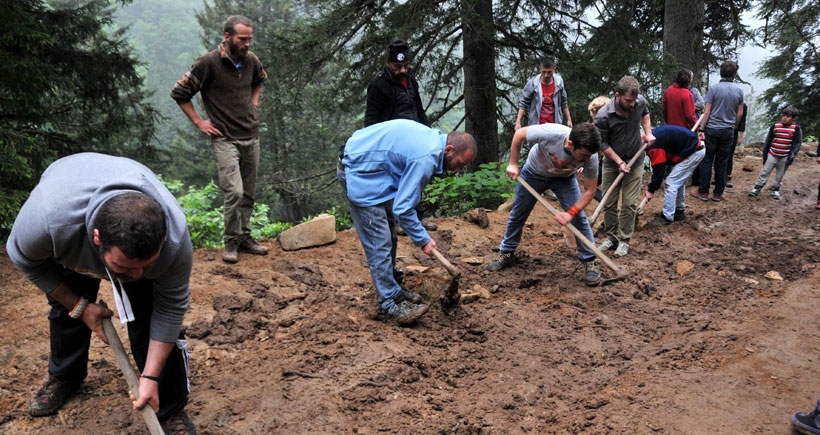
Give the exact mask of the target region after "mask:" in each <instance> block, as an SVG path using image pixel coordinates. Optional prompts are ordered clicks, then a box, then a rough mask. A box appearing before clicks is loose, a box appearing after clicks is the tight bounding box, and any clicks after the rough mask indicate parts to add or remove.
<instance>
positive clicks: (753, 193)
mask: <svg viewBox="0 0 820 435" xmlns="http://www.w3.org/2000/svg"><path fill="white" fill-rule="evenodd" d="M760 189H763V186H755V187H752V190H751V192H749V196H757V195H760Z"/></svg>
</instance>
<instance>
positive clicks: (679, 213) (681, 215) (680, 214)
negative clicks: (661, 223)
mask: <svg viewBox="0 0 820 435" xmlns="http://www.w3.org/2000/svg"><path fill="white" fill-rule="evenodd" d="M674 219H675V222H680V221H682V220H686V210H685V209H680V210H675V218H674Z"/></svg>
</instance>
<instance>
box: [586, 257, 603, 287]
mask: <svg viewBox="0 0 820 435" xmlns="http://www.w3.org/2000/svg"><path fill="white" fill-rule="evenodd" d="M584 281H585V282H586V284H587V285H588V286H590V287H592V286H596V285H598V283H600V282H601V264H600V263H599V262H598V260H592V261H587V262H586V263H584Z"/></svg>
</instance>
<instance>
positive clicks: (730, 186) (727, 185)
mask: <svg viewBox="0 0 820 435" xmlns="http://www.w3.org/2000/svg"><path fill="white" fill-rule="evenodd" d="M726 187H727V188H729V189H731V188H733V187H735V186H733V185H732V182H731V181H727V182H726Z"/></svg>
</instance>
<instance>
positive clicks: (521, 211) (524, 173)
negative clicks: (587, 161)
mask: <svg viewBox="0 0 820 435" xmlns="http://www.w3.org/2000/svg"><path fill="white" fill-rule="evenodd" d="M518 176H519V177H520V178H522V179H523V180H524V181H526V182H527V184H529V185H530V186H532V188H533V189H535V191H536V192H538V194H541V193H544V191H545V190H547V189H551V190H552V192H553V193H555V196H557V197H558V202H559V203H560V204H561V208H563V209H564V210H569V208H570V207H572V205H573V204H575V203H576V202H577V201H578V198H580V197H581V189H579V188H578V181H577V180H576V179H575V177H542V176H540V175H537V174H534V173H533V172H531V171H530V170H529V168H527V166H526V165H525V166H524V169H522V170H521V173H520V174H519V175H518ZM536 201H537V200H536V199H535V197H534V196H532V194H530V192H529V191H527V189H525V188H524V187H523V186H521V184H520V183H518V184H516V186H515V201H514V202H513V208H512V210H510V216H509V217H508V218H507V228H506V229H505V230H504V240H502V241H501V246H500V248H501V251H502V252H512V251H515V250H516V248H518V245H519V244H520V243H521V235H522V233H523V232H524V223H525V222H526V221H527V218H528V217H529V216H530V213H532V208H533V207H534V206H535V202H536ZM571 224H572V225H574V226H575V228H577V229H578V230H580V231H581V233H582V234H583V235H584V237H586V238H587V239H588V240H589V241H590V242H592V243H595V239H594V238H593V236H592V228H590V226H589V221H588V220H587V215H586V214H585V213H584V211H583V210H582V211H581V212H580V213H578V216H575V219H573V220H572V222H571ZM576 239H577V237H576ZM576 245H577V249H578V259H579V260H581V261H582V262H587V261H592V260H593V259H595V253H593V252H592V250H590V249H589V248H588V247H587V246H586V245H584V243H583V242H581V241H580V240H578V243H577V244H576Z"/></svg>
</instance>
